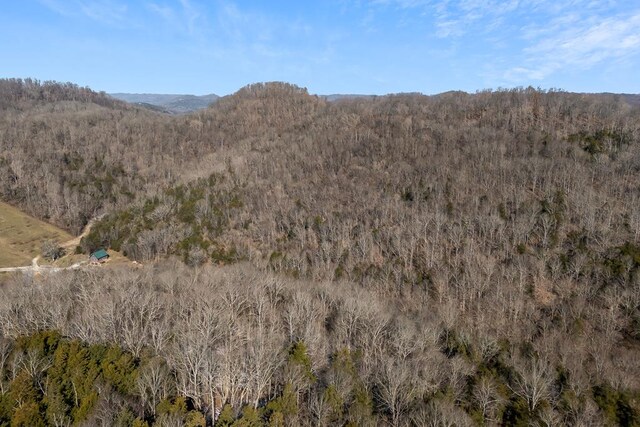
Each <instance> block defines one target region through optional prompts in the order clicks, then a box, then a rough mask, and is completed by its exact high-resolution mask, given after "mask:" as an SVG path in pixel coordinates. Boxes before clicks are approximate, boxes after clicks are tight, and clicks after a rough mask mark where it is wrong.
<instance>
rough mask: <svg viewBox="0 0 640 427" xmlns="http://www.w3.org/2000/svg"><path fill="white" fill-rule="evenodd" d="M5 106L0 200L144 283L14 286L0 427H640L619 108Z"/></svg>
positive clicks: (585, 99)
mask: <svg viewBox="0 0 640 427" xmlns="http://www.w3.org/2000/svg"><path fill="white" fill-rule="evenodd" d="M0 95H1V96H0V197H1V198H2V200H3V201H6V202H9V203H11V204H13V205H15V206H18V207H20V208H21V209H23V210H25V211H27V212H29V213H31V214H33V215H36V216H38V217H39V218H42V219H45V220H48V221H50V222H54V223H56V224H57V225H60V226H61V227H63V228H66V229H67V230H69V231H71V232H74V233H77V232H78V231H79V230H80V229H81V228H82V227H83V226H84V225H85V224H86V222H87V221H88V220H89V219H90V218H93V217H95V216H97V215H98V214H103V213H104V214H106V215H105V216H104V217H103V218H102V219H101V220H100V221H99V222H98V223H96V225H95V226H94V227H93V229H92V232H91V234H90V235H89V236H87V237H86V238H84V239H83V241H82V243H81V247H80V248H79V250H80V251H86V252H88V251H91V250H93V249H96V248H98V247H103V246H104V247H111V248H113V249H115V250H120V251H122V252H123V253H124V254H125V255H126V256H127V257H129V258H131V259H133V260H137V261H140V262H142V263H143V264H145V266H144V267H143V268H141V269H139V270H135V271H127V270H126V269H123V270H118V269H113V270H109V271H104V272H102V271H99V272H75V273H65V274H60V275H55V276H53V275H52V276H47V277H42V278H36V279H29V278H23V277H16V278H12V279H10V280H8V283H6V284H5V285H4V286H3V287H2V288H1V290H0V292H1V293H2V298H0V301H1V302H0V321H1V322H2V323H1V324H0V328H1V329H0V331H1V332H2V335H3V337H4V338H3V341H2V343H3V344H2V348H3V349H4V350H3V352H2V355H4V356H2V357H0V361H4V362H3V364H2V365H1V366H0V368H2V378H1V379H2V381H1V384H2V388H1V389H0V392H1V393H2V400H1V401H0V424H1V423H3V422H5V423H10V422H13V423H14V424H15V425H37V423H41V424H44V423H48V424H52V425H54V424H55V423H56V422H58V421H54V418H53V417H54V416H55V417H62V418H55V420H63V421H59V423H58V424H57V425H68V423H76V424H78V425H82V423H84V424H85V425H96V424H99V423H103V425H111V423H112V422H113V421H112V420H114V419H118V420H120V421H118V423H120V424H119V425H144V423H147V424H148V425H152V424H155V425H204V424H203V423H206V424H207V425H211V424H214V420H216V419H217V425H231V424H232V423H235V424H234V425H262V424H270V425H291V426H294V425H381V424H385V423H387V424H389V425H394V426H400V425H420V426H421V425H523V426H524V425H576V426H578V425H639V423H640V357H638V355H639V354H640V109H639V108H638V107H637V106H633V105H631V104H629V103H627V102H626V101H625V98H624V97H621V96H616V95H597V96H596V95H580V94H571V93H565V92H562V91H548V92H546V91H539V90H534V89H531V88H529V89H514V90H501V91H486V92H480V93H476V94H466V93H462V92H449V93H445V94H441V95H438V96H422V95H417V94H408V95H390V96H384V97H373V98H356V99H344V100H339V101H334V102H327V101H326V100H324V99H323V98H320V97H316V96H312V95H309V94H308V93H307V91H306V90H304V89H301V88H298V87H296V86H292V85H288V84H283V83H272V84H256V85H251V86H248V87H245V88H243V89H241V90H240V91H238V92H237V93H236V94H234V95H231V96H228V97H224V98H220V99H219V100H218V102H217V103H216V104H215V105H213V106H211V107H210V108H208V109H206V110H203V111H200V112H198V113H193V114H190V115H185V116H169V115H164V114H161V113H154V112H152V111H149V110H146V109H141V108H136V107H133V106H130V105H127V104H124V103H120V102H118V101H115V100H113V99H110V98H109V97H107V96H106V95H104V94H97V93H94V92H92V91H90V90H88V89H81V88H77V87H75V86H73V85H69V84H67V85H60V84H55V83H45V84H43V83H39V82H34V81H24V82H23V81H19V80H4V81H0ZM231 264H234V265H231ZM52 301H53V302H54V303H52ZM43 331H46V332H43ZM34 334H35V335H34ZM43 340H44V341H47V340H49V341H51V344H46V345H45V344H42V342H43ZM47 342H48V341H47ZM69 348H73V349H74V350H73V351H75V352H79V353H82V352H84V353H82V354H85V353H87V354H86V355H85V356H82V357H84V358H86V363H87V364H92V365H91V366H93V367H94V368H92V369H94V370H93V371H91V372H93V373H92V374H91V375H92V376H91V377H90V378H92V380H91V382H92V384H90V385H84V386H83V387H84V388H83V392H82V394H83V395H84V396H85V397H79V396H76V395H74V393H78V392H77V391H75V392H74V391H73V387H76V386H74V385H73V384H68V383H66V385H65V383H64V382H62V383H61V384H58V382H60V381H63V380H62V379H60V378H61V374H60V371H59V370H60V369H63V370H64V369H88V368H80V367H78V366H76V365H72V364H71V362H67V361H65V360H61V359H60V358H61V357H67V356H63V355H61V354H67V353H68V352H69V351H70V350H69ZM60 352H62V353H60ZM68 357H71V356H68ZM122 358H124V359H122ZM116 359H117V360H123V361H122V363H124V365H125V366H124V367H121V368H114V367H113V366H115V365H114V364H117V363H120V362H117V360H116ZM74 363H76V364H77V363H80V362H74ZM82 363H85V362H82ZM83 366H84V365H83ZM113 369H119V371H118V375H115V376H114V375H111V374H110V372H111V370H113ZM74 372H75V371H74ZM81 372H85V371H81ZM74 375H75V374H74ZM78 375H79V374H78ZM110 375H111V376H110ZM62 377H63V375H62ZM49 379H50V381H49ZM150 381H152V382H153V383H152V384H151V383H149V382H150ZM123 384H124V385H123ZM29 387H31V388H29ZM70 387H71V388H70ZM16 390H17V391H16ZM150 390H153V392H152V391H150ZM20 393H22V394H20ZM54 396H57V397H54ZM74 396H75V397H74ZM56 399H57V400H56ZM54 400H55V402H57V403H53V402H54ZM52 408H53V409H52ZM219 411H222V413H221V415H220V416H219V417H218V415H219ZM27 415H28V416H29V417H34V418H29V419H31V420H37V423H36V421H30V422H32V424H29V423H26V422H23V424H19V423H18V422H17V421H15V420H16V419H26V418H19V417H26V416H27ZM25 423H26V424H25ZM65 423H67V424H65ZM12 425H13V424H12Z"/></svg>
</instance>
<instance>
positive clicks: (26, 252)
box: [0, 202, 73, 267]
mask: <svg viewBox="0 0 640 427" xmlns="http://www.w3.org/2000/svg"><path fill="white" fill-rule="evenodd" d="M72 238H73V236H71V235H70V234H69V233H67V232H65V231H64V230H61V229H59V228H58V227H56V226H54V225H51V224H47V223H46V222H44V221H40V220H38V219H36V218H33V217H31V216H29V215H27V214H25V213H24V212H22V211H20V210H19V209H16V208H14V207H13V206H11V205H8V204H6V203H3V202H0V267H16V266H21V265H29V264H30V263H31V259H33V258H34V257H36V256H38V255H40V249H41V246H42V242H43V241H45V240H47V239H52V240H56V241H58V242H66V241H67V240H70V239H72Z"/></svg>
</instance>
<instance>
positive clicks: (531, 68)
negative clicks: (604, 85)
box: [504, 11, 640, 81]
mask: <svg viewBox="0 0 640 427" xmlns="http://www.w3.org/2000/svg"><path fill="white" fill-rule="evenodd" d="M560 21H562V20H561V19H560V20H559V21H558V22H556V23H555V25H551V27H552V30H551V31H549V30H546V31H545V30H540V31H533V32H530V33H529V34H528V37H527V38H528V39H529V41H530V45H529V46H527V47H526V48H524V49H523V56H524V61H523V63H522V64H521V65H519V66H516V67H513V68H510V69H508V70H507V71H506V72H505V75H504V77H505V78H506V79H507V80H510V81H518V80H522V79H533V80H542V79H544V78H546V77H548V76H550V75H551V74H553V73H554V72H557V71H560V70H566V69H572V68H577V69H580V70H586V69H590V68H592V67H594V66H595V65H597V64H600V63H602V62H604V61H616V60H620V59H624V58H627V57H629V56H632V55H636V54H638V53H640V11H639V12H636V13H635V14H632V15H630V16H617V17H610V18H606V19H597V18H595V17H592V18H591V19H589V20H587V21H580V20H578V19H573V20H572V21H571V22H568V23H567V27H566V29H559V28H558V27H560V25H559V22H560ZM553 30H556V31H553Z"/></svg>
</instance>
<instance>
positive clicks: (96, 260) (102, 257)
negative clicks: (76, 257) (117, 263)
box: [89, 249, 109, 264]
mask: <svg viewBox="0 0 640 427" xmlns="http://www.w3.org/2000/svg"><path fill="white" fill-rule="evenodd" d="M108 259H109V254H108V253H107V251H105V250H104V249H98V250H97V251H95V252H94V253H92V254H91V256H90V257H89V261H91V263H92V264H102V263H103V262H106V261H107V260H108Z"/></svg>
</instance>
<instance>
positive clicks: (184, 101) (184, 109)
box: [109, 93, 220, 114]
mask: <svg viewBox="0 0 640 427" xmlns="http://www.w3.org/2000/svg"><path fill="white" fill-rule="evenodd" d="M109 96H111V97H113V98H116V99H119V100H121V101H125V102H129V103H131V104H136V105H140V106H143V107H149V108H151V109H154V110H157V111H158V110H159V111H164V112H167V113H172V114H185V113H190V112H192V111H198V110H203V109H205V108H207V107H208V106H209V105H211V104H213V103H215V102H216V101H217V100H218V99H219V98H220V97H219V96H218V95H216V94H213V93H212V94H209V95H200V96H198V95H186V94H181V95H180V94H178V95H171V94H152V93H110V94H109ZM154 107H155V108H154Z"/></svg>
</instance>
